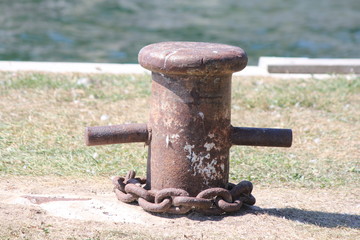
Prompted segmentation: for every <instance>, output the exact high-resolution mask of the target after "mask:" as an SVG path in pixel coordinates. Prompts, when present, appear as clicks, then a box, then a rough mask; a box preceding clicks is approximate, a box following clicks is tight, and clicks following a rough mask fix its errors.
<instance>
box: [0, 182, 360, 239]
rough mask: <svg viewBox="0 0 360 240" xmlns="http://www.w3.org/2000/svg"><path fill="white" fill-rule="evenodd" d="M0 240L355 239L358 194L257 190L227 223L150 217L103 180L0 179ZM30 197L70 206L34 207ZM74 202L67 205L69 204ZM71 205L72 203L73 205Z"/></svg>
mask: <svg viewBox="0 0 360 240" xmlns="http://www.w3.org/2000/svg"><path fill="white" fill-rule="evenodd" d="M0 186H1V188H0V239H359V236H360V188H358V187H347V188H346V190H345V189H336V190H334V189H288V188H264V187H257V186H255V188H254V191H253V194H254V196H255V197H256V199H257V203H256V205H255V206H253V207H245V208H244V209H242V210H241V211H240V212H239V213H236V214H231V215H226V216H202V215H200V214H198V213H190V214H187V215H184V216H173V215H168V214H150V213H147V212H145V211H143V210H142V209H141V208H140V207H138V206H136V205H129V204H123V203H120V202H118V201H117V199H116V198H115V196H114V193H113V192H112V185H111V183H110V180H109V179H106V178H91V179H89V180H87V179H76V178H69V177H3V178H0ZM32 196H50V197H57V199H59V198H60V200H62V199H61V198H63V200H65V199H67V200H68V201H50V202H45V203H41V204H39V202H38V203H36V202H34V201H31V200H34V199H32ZM71 199H73V200H71ZM74 199H76V200H74Z"/></svg>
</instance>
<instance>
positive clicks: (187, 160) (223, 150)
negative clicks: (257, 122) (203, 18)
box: [85, 42, 292, 203]
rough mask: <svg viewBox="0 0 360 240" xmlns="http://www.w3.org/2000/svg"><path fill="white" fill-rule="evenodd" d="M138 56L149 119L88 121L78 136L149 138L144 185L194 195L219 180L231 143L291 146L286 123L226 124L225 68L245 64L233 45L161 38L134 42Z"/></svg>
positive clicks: (100, 140)
mask: <svg viewBox="0 0 360 240" xmlns="http://www.w3.org/2000/svg"><path fill="white" fill-rule="evenodd" d="M139 63H140V65H141V66H143V67H144V68H147V69H149V70H151V71H152V88H151V91H152V93H151V102H150V109H151V111H150V120H149V123H148V124H135V125H134V124H129V125H118V126H106V127H88V128H87V130H86V134H85V137H86V143H87V145H89V146H91V145H100V144H114V143H125V142H146V143H147V144H149V153H148V163H147V181H146V187H145V188H146V189H151V190H153V191H159V190H162V189H168V188H177V189H183V190H185V191H186V192H187V193H188V197H195V196H197V195H198V194H199V193H200V192H202V191H204V190H206V189H209V188H225V187H227V185H228V180H229V179H228V178H229V149H230V147H231V146H232V145H250V146H272V147H290V146H291V143H292V131H291V130H290V129H268V128H242V127H233V126H231V123H230V118H231V106H230V104H231V76H232V73H233V72H236V71H241V70H242V69H244V68H245V66H246V64H247V56H246V53H245V52H244V51H243V50H242V49H241V48H239V47H234V46H229V45H224V44H215V43H201V42H163V43H157V44H151V45H148V46H146V47H144V48H143V49H141V51H140V53H139ZM251 188H252V187H251ZM139 203H140V201H139Z"/></svg>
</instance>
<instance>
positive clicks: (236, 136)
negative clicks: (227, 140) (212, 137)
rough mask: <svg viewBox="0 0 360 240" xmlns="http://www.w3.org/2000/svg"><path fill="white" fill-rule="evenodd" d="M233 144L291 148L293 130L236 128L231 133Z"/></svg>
mask: <svg viewBox="0 0 360 240" xmlns="http://www.w3.org/2000/svg"><path fill="white" fill-rule="evenodd" d="M231 142H232V144H234V145H247V146H264V147H291V144H292V130H291V129H278V128H246V127H234V128H232V131H231Z"/></svg>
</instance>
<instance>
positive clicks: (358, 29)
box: [0, 0, 360, 64]
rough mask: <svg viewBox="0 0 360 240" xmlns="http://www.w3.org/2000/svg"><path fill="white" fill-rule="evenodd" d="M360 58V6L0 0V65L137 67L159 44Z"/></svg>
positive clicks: (254, 55) (344, 2)
mask: <svg viewBox="0 0 360 240" xmlns="http://www.w3.org/2000/svg"><path fill="white" fill-rule="evenodd" d="M178 40H179V41H205V42H219V43H227V44H231V45H236V46H240V47H242V48H243V49H244V50H246V52H247V53H248V55H249V61H250V64H256V63H257V61H258V57H259V56H285V57H319V58H359V57H360V1H359V0H341V1H340V0H316V1H314V0H301V1H300V0H266V1H265V0H251V1H249V0H248V1H243V0H206V1H205V0H204V1H194V0H191V1H190V0H172V1H169V0H152V1H150V0H142V1H141V0H106V1H100V0H0V60H21V61H67V62H69V61H76V62H79V61H84V62H114V63H135V62H137V54H138V52H139V50H140V49H141V48H142V47H143V46H145V45H147V44H150V43H154V42H161V41H178Z"/></svg>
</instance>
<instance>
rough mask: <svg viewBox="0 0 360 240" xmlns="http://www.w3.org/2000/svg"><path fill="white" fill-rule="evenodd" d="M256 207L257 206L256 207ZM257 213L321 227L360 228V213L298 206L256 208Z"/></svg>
mask: <svg viewBox="0 0 360 240" xmlns="http://www.w3.org/2000/svg"><path fill="white" fill-rule="evenodd" d="M254 208H255V207H254ZM254 211H255V213H256V214H259V213H263V214H268V215H271V216H275V217H281V218H284V219H289V220H292V221H296V222H301V223H305V224H313V225H316V226H320V227H327V228H337V227H348V228H354V229H360V215H354V214H344V213H328V212H320V211H308V210H302V209H297V208H255V210H254Z"/></svg>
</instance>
